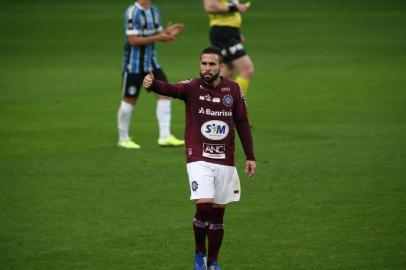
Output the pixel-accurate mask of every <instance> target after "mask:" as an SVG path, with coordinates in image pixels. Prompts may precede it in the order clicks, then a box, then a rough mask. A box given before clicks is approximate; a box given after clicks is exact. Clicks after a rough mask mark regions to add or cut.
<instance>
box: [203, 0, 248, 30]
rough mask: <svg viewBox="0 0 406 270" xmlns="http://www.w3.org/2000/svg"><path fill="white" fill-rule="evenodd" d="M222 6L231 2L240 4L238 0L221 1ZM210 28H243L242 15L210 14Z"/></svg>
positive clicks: (231, 13) (235, 13) (234, 13)
mask: <svg viewBox="0 0 406 270" xmlns="http://www.w3.org/2000/svg"><path fill="white" fill-rule="evenodd" d="M219 2H220V4H224V5H228V4H229V3H230V2H234V3H239V1H238V0H234V1H231V0H219ZM209 19H210V26H231V27H237V28H240V27H241V14H240V13H239V12H238V11H235V12H227V13H213V14H209Z"/></svg>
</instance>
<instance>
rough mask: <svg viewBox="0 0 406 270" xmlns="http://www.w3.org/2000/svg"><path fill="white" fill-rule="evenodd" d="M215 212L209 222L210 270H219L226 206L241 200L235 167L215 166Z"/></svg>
mask: <svg viewBox="0 0 406 270" xmlns="http://www.w3.org/2000/svg"><path fill="white" fill-rule="evenodd" d="M215 168H216V172H215V178H214V198H213V210H212V213H211V216H210V220H209V229H208V232H207V238H208V256H207V266H208V267H209V268H208V269H209V270H219V269H220V267H219V266H218V263H217V261H218V256H219V252H220V248H221V245H222V243H223V238H224V212H225V208H226V205H227V204H228V203H231V202H235V201H239V200H240V190H241V187H240V180H239V178H238V174H237V170H236V168H235V167H234V166H225V165H219V164H216V165H215Z"/></svg>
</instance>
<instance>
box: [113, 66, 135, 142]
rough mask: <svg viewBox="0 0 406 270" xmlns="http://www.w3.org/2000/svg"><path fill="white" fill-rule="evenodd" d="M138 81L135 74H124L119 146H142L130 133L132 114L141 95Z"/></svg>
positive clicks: (118, 121)
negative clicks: (132, 138) (134, 140)
mask: <svg viewBox="0 0 406 270" xmlns="http://www.w3.org/2000/svg"><path fill="white" fill-rule="evenodd" d="M136 81H137V80H136V75H135V74H128V73H124V74H123V98H122V100H121V103H120V107H119V109H118V113H117V126H118V146H120V147H123V148H127V149H139V148H140V146H139V145H138V144H136V143H135V142H133V141H132V140H131V138H130V135H129V128H130V124H131V116H132V113H133V110H134V106H135V103H136V102H137V97H138V95H139V85H137V83H136Z"/></svg>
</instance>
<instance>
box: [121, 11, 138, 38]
mask: <svg viewBox="0 0 406 270" xmlns="http://www.w3.org/2000/svg"><path fill="white" fill-rule="evenodd" d="M135 11H136V7H135V6H134V5H133V6H130V7H129V8H128V9H127V11H126V12H125V14H124V24H125V25H124V27H125V34H126V35H127V36H131V35H137V36H138V35H140V31H141V24H140V23H139V22H137V20H136V17H137V16H136V12H135Z"/></svg>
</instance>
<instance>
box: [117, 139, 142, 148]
mask: <svg viewBox="0 0 406 270" xmlns="http://www.w3.org/2000/svg"><path fill="white" fill-rule="evenodd" d="M117 145H118V146H119V147H123V148H127V149H140V148H141V146H140V145H138V144H136V143H135V142H133V141H132V140H130V139H128V140H125V141H119V142H118V143H117Z"/></svg>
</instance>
